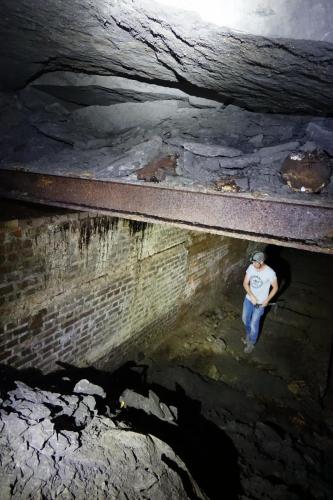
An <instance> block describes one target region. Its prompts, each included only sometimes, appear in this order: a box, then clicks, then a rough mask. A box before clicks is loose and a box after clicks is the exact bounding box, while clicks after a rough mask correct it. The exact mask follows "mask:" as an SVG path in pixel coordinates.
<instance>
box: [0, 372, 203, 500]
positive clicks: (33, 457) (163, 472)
mask: <svg viewBox="0 0 333 500" xmlns="http://www.w3.org/2000/svg"><path fill="white" fill-rule="evenodd" d="M92 389H95V392H94V391H93V390H92ZM75 392H76V393H78V392H79V393H80V395H77V394H73V395H61V394H58V393H55V392H49V391H43V390H40V389H32V388H31V387H29V386H27V385H26V384H24V383H23V382H18V381H17V382H16V389H14V390H12V391H11V392H9V393H8V396H7V398H6V399H5V400H4V401H2V400H0V429H1V436H0V463H1V472H0V491H1V499H2V500H7V499H11V498H15V499H23V498H24V499H34V500H36V499H42V498H43V499H45V498H47V499H55V498H62V499H65V498H78V499H79V498H89V499H90V498H91V499H94V498H96V499H97V498H98V499H110V498H119V499H125V498H126V499H133V500H137V499H138V498H154V499H170V498H173V499H176V498H181V499H187V498H198V499H204V498H205V496H204V495H203V494H202V493H201V492H200V490H199V488H198V486H197V485H196V483H195V482H194V480H193V479H192V478H191V476H190V474H189V472H188V470H187V468H186V466H185V465H184V463H183V462H182V461H181V460H180V459H179V458H178V457H177V456H176V454H175V453H174V452H173V450H172V449H171V448H170V446H168V445H167V444H166V443H164V442H163V441H161V440H160V439H158V438H156V437H154V436H152V435H143V434H138V433H137V432H134V431H133V430H131V429H130V428H129V427H128V426H126V425H121V424H119V423H118V424H117V423H116V421H115V419H112V418H108V417H106V416H103V415H101V414H99V412H98V410H97V407H96V397H97V398H98V397H101V398H104V397H105V396H104V395H103V390H102V389H101V388H100V387H98V386H96V385H94V384H90V383H89V382H88V381H87V380H81V381H80V382H79V383H78V384H77V385H76V391H75ZM83 392H88V395H83V394H82V393H83ZM92 393H94V394H99V395H100V396H98V395H97V396H96V397H94V396H93V395H92ZM125 397H128V399H132V400H133V399H135V398H134V396H133V394H131V397H130V395H129V394H125ZM154 399H155V401H154V405H155V414H156V407H157V406H158V407H159V403H158V402H157V401H156V397H155V396H154ZM137 400H139V398H138V397H137ZM147 407H149V404H148V405H147V402H146V408H147ZM119 411H120V410H119ZM160 412H161V414H162V415H166V414H167V415H168V416H172V413H171V412H170V411H169V413H167V412H168V409H167V407H166V405H164V406H163V405H162V407H160ZM172 418H173V417H172ZM184 477H185V478H186V481H185V480H184ZM184 484H185V486H184ZM186 489H187V490H190V492H192V493H191V495H189V493H188V492H187V491H186Z"/></svg>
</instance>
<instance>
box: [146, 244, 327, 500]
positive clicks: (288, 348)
mask: <svg viewBox="0 0 333 500" xmlns="http://www.w3.org/2000/svg"><path fill="white" fill-rule="evenodd" d="M282 256H283V258H282ZM279 265H280V271H281V269H284V270H285V271H286V269H287V268H288V273H289V274H288V273H286V274H285V276H286V279H285V286H284V285H283V283H282V287H281V292H280V295H279V296H278V299H277V305H276V306H272V307H271V309H270V310H269V311H268V314H267V316H266V318H265V320H264V323H263V328H262V332H261V336H260V338H259V341H258V343H257V345H256V347H255V349H254V351H253V352H252V353H251V354H246V353H244V344H243V343H242V340H241V339H242V338H243V337H244V330H243V325H242V322H241V309H242V301H243V296H244V293H243V289H242V283H241V281H242V280H240V282H239V284H238V285H237V286H235V287H233V288H229V289H228V290H227V291H226V293H224V294H223V295H221V297H220V300H219V303H218V304H217V305H215V306H214V307H211V308H208V309H206V310H205V311H204V312H201V313H199V314H196V315H195V314H194V315H193V316H189V317H187V318H186V320H184V321H182V324H181V325H179V326H178V328H176V329H175V330H174V331H172V332H171V333H170V335H167V336H166V337H165V338H164V340H163V341H162V342H161V343H160V345H159V346H158V347H156V348H155V349H154V350H152V352H150V353H146V358H145V360H146V361H147V364H148V365H149V370H148V380H149V382H150V383H151V384H156V387H159V386H163V387H167V388H168V389H172V390H176V391H177V390H178V391H179V390H181V391H184V393H186V395H187V396H188V397H190V398H191V399H193V400H196V401H199V402H200V403H199V404H200V408H201V410H200V411H201V414H202V415H203V416H204V418H206V419H207V420H208V421H210V422H214V424H215V425H216V426H217V427H218V428H219V429H222V430H223V431H224V432H225V433H226V435H227V436H228V437H229V438H230V439H231V441H232V443H233V445H234V446H235V448H236V450H237V453H238V454H239V458H238V463H239V464H240V484H241V488H242V490H243V494H240V496H239V497H238V496H235V497H230V498H236V497H237V498H242V499H247V498H251V499H252V498H255V499H257V498H265V499H271V498H274V499H275V498H277V499H280V498H286V499H288V500H289V499H294V498H295V499H296V498H297V499H301V498H302V499H304V498H318V499H319V498H320V499H326V498H332V497H331V496H330V495H331V494H332V492H333V485H328V483H327V477H326V479H323V478H324V477H325V470H326V469H325V468H327V469H329V468H331V466H332V457H333V439H332V436H333V434H332V431H333V412H332V409H327V408H324V407H323V405H322V398H323V395H324V393H325V388H326V382H327V368H328V363H329V353H330V349H331V334H332V332H331V329H330V325H331V324H332V319H333V318H332V315H333V309H332V298H331V293H330V283H331V282H332V265H331V259H330V257H329V256H325V255H319V254H310V253H306V252H297V251H295V250H293V249H283V251H282V253H281V256H280V261H279ZM287 275H288V276H287ZM143 363H145V361H143ZM261 426H263V428H264V429H265V432H263V433H262V432H261V431H262V429H261ZM258 429H259V430H258ZM267 429H269V431H268V433H267V434H266V431H267ZM272 429H274V431H276V430H278V433H279V434H280V437H281V436H283V439H282V438H281V439H282V441H279V438H277V439H276V440H275V438H273V437H272V436H271V434H270V433H271V431H272ZM258 436H260V437H258ZM286 436H288V438H287V437H286ZM278 441H279V444H277V442H278ZM273 442H274V445H273V444H272V443H273ZM211 446H212V450H213V449H214V445H213V444H211ZM283 447H285V448H284V450H285V451H284V452H283V453H284V455H283V454H282V452H281V450H282V449H283ZM288 447H289V448H288ZM271 448H272V449H271ZM287 449H289V451H287ZM310 449H311V450H312V451H314V450H316V451H315V454H316V456H317V457H319V456H320V455H321V456H322V460H323V462H322V463H319V462H320V461H319V460H318V461H317V459H314V460H313V456H312V458H311V460H313V462H311V461H310V462H311V463H310V462H309V463H308V464H307V465H306V466H304V464H303V465H302V464H301V459H300V461H299V462H298V459H297V460H295V455H294V454H295V453H297V454H298V457H300V456H303V458H304V457H308V453H310V455H311V453H312V452H309V450H310ZM212 453H213V451H212ZM306 460H307V459H306ZM277 464H279V465H277ZM282 464H283V465H282ZM278 469H279V470H278ZM305 469H307V473H305V472H304V470H305ZM329 476H330V474H329ZM277 485H278V486H277ZM310 485H312V486H310ZM280 487H281V491H280V490H279V488H280ZM271 488H272V490H271ZM276 488H277V489H276ZM212 498H215V496H214V495H213V496H212ZM216 498H219V497H218V495H217V496H216Z"/></svg>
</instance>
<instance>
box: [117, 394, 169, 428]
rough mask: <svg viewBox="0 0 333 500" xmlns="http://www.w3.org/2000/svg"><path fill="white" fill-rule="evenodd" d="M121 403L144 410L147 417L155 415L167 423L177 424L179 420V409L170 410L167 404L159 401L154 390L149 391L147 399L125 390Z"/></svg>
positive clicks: (120, 399)
mask: <svg viewBox="0 0 333 500" xmlns="http://www.w3.org/2000/svg"><path fill="white" fill-rule="evenodd" d="M119 401H120V404H121V405H124V406H125V407H129V408H135V409H136V410H142V411H144V412H145V413H146V414H147V415H154V416H155V417H157V418H159V419H160V420H164V421H166V422H175V421H176V419H177V409H176V408H175V407H172V409H170V408H169V407H168V406H167V405H166V404H165V403H163V402H161V401H160V400H159V398H158V396H157V394H155V392H153V391H152V390H150V391H149V393H148V397H145V396H142V395H141V394H138V393H136V392H134V391H132V390H131V389H125V391H124V392H123V393H122V394H121V396H120V398H119Z"/></svg>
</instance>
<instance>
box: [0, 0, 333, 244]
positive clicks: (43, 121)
mask: <svg viewBox="0 0 333 500" xmlns="http://www.w3.org/2000/svg"><path fill="white" fill-rule="evenodd" d="M3 6H4V7H3V11H4V12H5V13H6V15H4V16H2V17H1V18H0V32H1V35H0V37H3V41H2V43H1V44H0V69H1V72H0V84H1V86H2V89H3V92H2V93H1V94H0V107H1V110H2V113H1V117H0V130H1V139H0V151H1V159H0V166H1V168H3V169H7V170H8V169H10V170H21V171H22V170H24V171H29V172H36V173H40V174H56V175H59V176H74V177H78V178H89V179H98V180H103V181H114V180H116V181H120V182H125V183H129V184H133V183H134V184H139V185H140V184H144V183H146V181H148V183H149V181H153V182H154V181H155V182H156V181H159V186H164V187H165V186H166V187H170V188H180V189H190V190H191V189H192V190H193V189H196V190H205V191H206V192H207V191H208V192H210V191H213V192H214V191H215V193H216V191H224V192H233V193H245V194H246V195H247V196H250V197H257V196H266V197H269V198H272V199H273V198H274V199H279V198H281V197H283V198H284V199H285V198H288V199H289V200H291V202H293V201H295V200H296V201H301V203H303V202H306V203H310V204H311V203H312V202H313V200H315V201H314V202H313V203H314V204H315V205H318V204H319V205H320V204H323V203H324V204H325V206H326V207H327V206H330V203H331V201H332V192H333V191H332V190H333V188H332V183H329V178H328V181H327V180H326V181H325V182H324V183H323V186H324V187H323V189H322V191H321V193H320V194H319V195H318V194H312V195H310V194H307V193H295V192H293V190H291V189H290V187H288V185H287V184H285V183H284V182H283V179H282V177H281V175H280V170H281V166H282V164H283V162H284V160H285V159H286V158H287V156H288V155H290V154H294V153H295V152H297V153H298V154H303V155H304V154H307V153H313V152H315V151H317V150H319V151H322V152H324V154H325V155H326V158H327V163H328V165H329V164H330V158H331V157H332V156H333V146H332V144H333V118H331V117H330V115H332V112H333V93H332V87H333V44H332V43H329V42H319V41H311V40H292V39H283V38H264V37H259V36H254V35H245V34H242V33H239V32H232V31H230V30H228V29H226V28H220V27H218V26H215V25H212V24H207V23H204V22H203V21H201V20H200V19H199V17H196V16H195V15H194V14H190V13H182V14H180V12H179V11H178V12H175V11H172V10H169V11H168V10H167V9H166V7H162V6H161V5H158V4H155V3H153V2H148V1H141V0H132V1H124V0H118V1H106V0H95V1H94V2H93V1H90V0H89V1H88V0H73V1H72V2H67V1H65V0H58V1H57V2H55V1H51V0H46V1H45V0H43V1H41V0H39V1H35V2H34V6H33V9H32V5H31V2H30V1H29V0H21V1H20V2H19V3H17V2H11V1H10V0H5V1H4V2H3ZM163 159H164V160H163ZM156 161H157V162H160V161H162V163H156ZM163 161H167V162H169V163H168V165H169V168H167V169H165V170H163V168H164V165H166V164H164V163H163ZM154 162H155V163H154ZM147 166H148V168H149V169H150V170H148V173H147V172H146V171H145V170H143V172H142V169H145V167H147ZM328 168H329V167H328ZM139 171H140V172H139ZM161 172H162V173H161ZM221 196H222V195H221ZM330 213H331V212H330ZM325 218H326V219H327V213H326V214H325ZM273 222H274V221H273ZM293 222H295V221H293ZM317 222H318V221H316V224H317ZM320 224H321V222H320V223H319V225H320ZM317 225H318V224H317ZM234 229H235V230H237V227H235V228H234ZM252 232H255V231H252ZM280 236H281V237H282V238H284V237H285V235H284V233H283V234H282V233H281V234H280ZM287 236H288V235H286V237H287ZM318 238H319V239H321V240H323V239H324V240H325V244H324V246H326V247H327V246H330V245H331V243H330V239H331V235H330V233H329V231H328V230H327V226H325V228H323V234H321V235H320V236H314V237H313V238H309V236H306V238H305V239H307V240H311V239H313V240H316V239H318ZM299 239H300V238H299Z"/></svg>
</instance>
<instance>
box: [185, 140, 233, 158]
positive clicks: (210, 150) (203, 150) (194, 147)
mask: <svg viewBox="0 0 333 500" xmlns="http://www.w3.org/2000/svg"><path fill="white" fill-rule="evenodd" d="M183 146H184V149H186V150H187V151H190V152H191V153H193V154H196V155H199V156H205V157H207V158H213V157H216V156H226V157H228V158H233V157H235V156H240V155H241V154H242V151H240V150H239V149H235V148H229V147H226V146H219V145H218V144H202V143H198V142H184V144H183Z"/></svg>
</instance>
